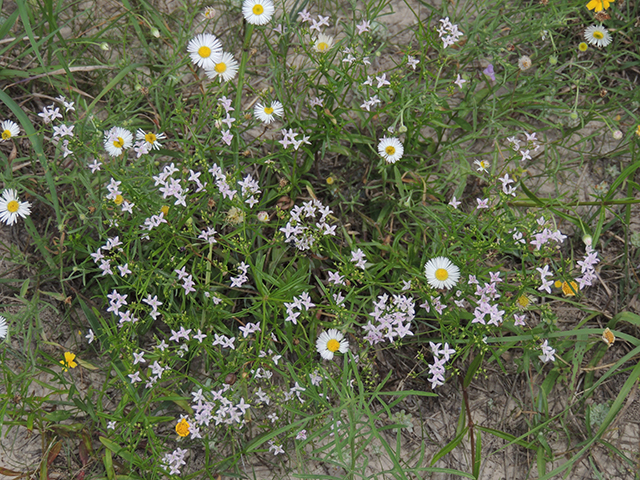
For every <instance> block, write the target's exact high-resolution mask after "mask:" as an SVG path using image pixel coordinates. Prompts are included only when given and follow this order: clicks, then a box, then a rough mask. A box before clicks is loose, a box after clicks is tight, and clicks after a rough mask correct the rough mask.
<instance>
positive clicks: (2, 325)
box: [0, 315, 9, 338]
mask: <svg viewBox="0 0 640 480" xmlns="http://www.w3.org/2000/svg"><path fill="white" fill-rule="evenodd" d="M8 331H9V327H7V319H6V318H4V317H3V316H2V315H0V338H5V337H6V336H7V332H8Z"/></svg>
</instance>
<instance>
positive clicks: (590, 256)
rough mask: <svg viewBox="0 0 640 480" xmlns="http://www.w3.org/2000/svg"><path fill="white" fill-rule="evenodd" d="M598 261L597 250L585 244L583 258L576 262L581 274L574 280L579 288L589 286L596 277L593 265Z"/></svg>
mask: <svg viewBox="0 0 640 480" xmlns="http://www.w3.org/2000/svg"><path fill="white" fill-rule="evenodd" d="M599 262H600V259H599V258H598V252H596V251H595V250H594V249H593V247H592V246H591V245H587V249H586V255H585V257H584V259H583V260H581V261H579V262H578V265H579V266H580V271H581V273H582V276H581V277H578V278H576V281H577V282H578V284H579V285H580V288H584V287H588V286H591V285H592V284H593V281H594V280H596V279H597V278H598V276H597V274H596V270H595V268H594V265H596V264H597V263H599Z"/></svg>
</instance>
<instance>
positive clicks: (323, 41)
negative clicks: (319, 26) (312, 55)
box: [313, 33, 333, 53]
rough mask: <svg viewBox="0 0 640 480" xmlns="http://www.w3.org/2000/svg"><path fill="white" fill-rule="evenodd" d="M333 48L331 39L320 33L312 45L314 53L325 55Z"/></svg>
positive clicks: (329, 36)
mask: <svg viewBox="0 0 640 480" xmlns="http://www.w3.org/2000/svg"><path fill="white" fill-rule="evenodd" d="M332 46H333V37H332V36H331V35H325V34H324V33H320V34H319V35H318V37H317V38H316V41H315V42H314V43H313V49H314V50H315V51H316V52H320V53H326V52H328V51H329V49H330V48H331V47H332Z"/></svg>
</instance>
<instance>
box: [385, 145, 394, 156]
mask: <svg viewBox="0 0 640 480" xmlns="http://www.w3.org/2000/svg"><path fill="white" fill-rule="evenodd" d="M384 151H385V153H386V154H387V155H393V154H394V153H396V148H395V147H394V146H392V145H389V146H388V147H386V148H385V149H384Z"/></svg>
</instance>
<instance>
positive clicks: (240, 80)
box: [232, 24, 253, 170]
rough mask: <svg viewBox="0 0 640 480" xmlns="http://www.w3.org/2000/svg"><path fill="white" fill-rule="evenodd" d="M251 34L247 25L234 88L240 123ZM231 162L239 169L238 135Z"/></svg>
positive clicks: (236, 110) (249, 26)
mask: <svg viewBox="0 0 640 480" xmlns="http://www.w3.org/2000/svg"><path fill="white" fill-rule="evenodd" d="M252 34H253V25H251V24H247V29H246V30H245V33H244V42H243V43H242V58H241V59H240V68H239V69H238V86H237V88H236V98H235V102H234V104H233V108H234V109H235V110H234V112H235V114H236V118H237V120H238V121H242V118H241V117H240V116H239V115H242V112H241V111H240V110H241V108H242V87H243V86H244V71H245V69H246V68H247V61H248V60H249V44H250V43H251V35H252ZM232 145H233V147H232V149H233V161H234V163H235V165H236V169H238V170H239V169H240V160H239V153H240V152H239V150H240V139H239V138H238V135H237V134H236V135H234V136H233V144H232Z"/></svg>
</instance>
